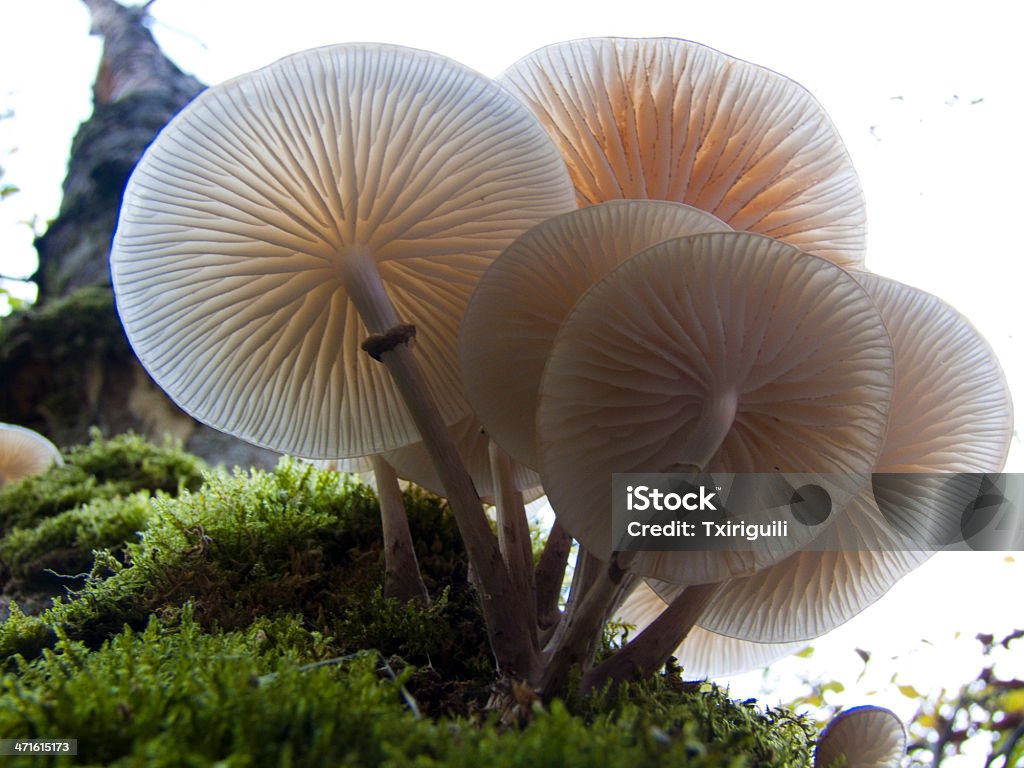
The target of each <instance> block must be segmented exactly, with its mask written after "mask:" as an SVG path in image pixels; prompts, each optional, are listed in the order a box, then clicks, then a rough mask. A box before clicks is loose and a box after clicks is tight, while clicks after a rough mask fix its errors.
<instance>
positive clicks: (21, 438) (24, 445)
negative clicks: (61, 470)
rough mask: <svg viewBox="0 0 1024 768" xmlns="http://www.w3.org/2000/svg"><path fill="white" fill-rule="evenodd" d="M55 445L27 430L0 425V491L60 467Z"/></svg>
mask: <svg viewBox="0 0 1024 768" xmlns="http://www.w3.org/2000/svg"><path fill="white" fill-rule="evenodd" d="M63 463H64V461H63V459H61V455H60V451H59V450H57V446H55V445H54V444H53V443H51V442H50V441H49V440H47V439H46V438H45V437H43V436H42V435H40V434H39V433H38V432H34V431H33V430H31V429H27V428H25V427H19V426H17V425H15V424H0V488H3V487H4V486H5V485H11V484H13V483H17V482H18V481H20V480H24V479H25V478H26V477H32V476H33V475H41V474H43V473H44V472H46V470H48V469H49V468H50V467H52V466H53V465H54V464H56V465H57V466H61V465H62V464H63Z"/></svg>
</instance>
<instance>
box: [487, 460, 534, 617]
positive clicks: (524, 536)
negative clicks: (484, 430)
mask: <svg viewBox="0 0 1024 768" xmlns="http://www.w3.org/2000/svg"><path fill="white" fill-rule="evenodd" d="M487 455H488V458H489V459H490V462H491V480H492V482H493V484H494V508H495V511H496V513H497V517H498V547H499V548H500V549H501V554H502V556H503V557H504V558H505V564H506V565H507V566H508V572H509V576H510V577H511V579H512V586H513V588H514V589H515V591H516V594H517V595H523V596H525V605H524V606H523V607H524V608H525V609H526V610H527V612H528V621H529V622H530V626H534V627H535V626H536V625H537V602H536V592H535V586H534V580H533V546H532V542H531V539H530V525H529V523H528V522H527V520H526V507H525V505H524V504H523V495H522V494H521V493H519V491H517V490H516V488H515V483H514V482H513V479H512V460H511V459H510V458H509V457H508V454H506V453H505V452H504V451H503V450H501V448H500V447H499V446H498V445H497V443H495V442H494V441H493V440H490V441H488V445H487Z"/></svg>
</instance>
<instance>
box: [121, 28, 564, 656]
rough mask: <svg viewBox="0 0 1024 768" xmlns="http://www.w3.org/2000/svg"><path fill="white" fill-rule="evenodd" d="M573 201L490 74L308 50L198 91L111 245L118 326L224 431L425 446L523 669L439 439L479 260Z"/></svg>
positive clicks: (490, 612) (474, 506)
mask: <svg viewBox="0 0 1024 768" xmlns="http://www.w3.org/2000/svg"><path fill="white" fill-rule="evenodd" d="M575 207H576V205H575V195H574V193H573V191H572V185H571V182H570V180H569V177H568V172H567V170H566V168H565V165H564V163H563V162H562V161H561V158H560V156H559V153H558V150H557V148H556V147H555V146H554V145H553V143H552V142H551V140H550V139H549V137H548V136H547V134H546V133H545V132H544V130H543V128H542V127H541V126H540V125H539V123H538V122H537V121H536V119H535V118H534V117H533V116H532V115H531V114H530V112H529V111H528V110H527V109H526V108H525V107H524V106H523V105H521V104H520V103H519V102H518V101H516V99H515V98H514V97H512V96H511V94H509V93H507V92H506V91H505V90H504V89H502V88H501V87H500V86H498V85H496V84H495V83H494V82H492V81H491V80H489V79H488V78H485V77H483V76H482V75H480V74H479V73H477V72H474V71H472V70H470V69H468V68H466V67H463V66H462V65H459V64H457V63H456V62H453V61H451V60H450V59H447V58H445V57H443V56H440V55H437V54H433V53H429V52H426V51H419V50H413V49H410V48H402V47H399V46H390V45H373V44H348V45H337V46H329V47H325V48H318V49H315V50H311V51H306V52H303V53H300V54H296V55H294V56H290V57H287V58H285V59H282V60H280V61H278V62H276V63H274V64H272V65H270V66H269V67H266V68H264V69H262V70H259V71H257V72H253V73H250V74H248V75H244V76H242V77H239V78H236V79H235V80H232V81H229V82H227V83H223V84H221V85H219V86H216V87H213V88H210V89H208V90H206V91H204V92H203V93H202V94H200V95H199V96H198V97H197V98H196V99H195V100H194V101H193V102H192V103H191V104H189V106H188V107H187V108H186V109H184V110H183V111H182V112H180V113H179V114H178V115H177V116H176V117H175V119H174V120H172V121H171V123H170V124H169V125H168V126H167V127H165V129H164V130H163V131H162V132H161V134H160V136H159V137H158V138H157V140H156V141H155V142H154V143H153V144H152V145H151V146H150V147H149V149H148V150H147V151H146V153H145V155H144V156H143V158H142V160H141V161H140V163H139V164H138V166H137V167H136V169H135V171H134V173H133V174H132V178H131V180H130V181H129V184H128V186H127V188H126V190H125V195H124V201H123V204H122V207H121V213H120V219H119V222H118V229H117V234H116V236H115V240H114V244H113V248H112V251H111V274H112V277H113V282H114V287H115V295H116V299H117V307H118V312H119V313H120V315H121V319H122V322H123V323H124V326H125V329H126V331H127V334H128V338H129V340H130V341H131V343H132V346H133V348H134V349H135V352H136V353H137V355H138V357H139V359H140V360H141V361H142V363H143V365H144V366H145V367H146V368H147V370H148V371H149V372H150V374H151V375H152V376H153V378H154V379H155V380H156V381H157V383H158V384H159V385H160V386H161V387H163V388H164V389H165V390H166V391H167V392H168V393H169V394H170V395H171V397H172V398H173V399H174V400H175V401H176V402H177V403H178V404H179V405H180V406H181V407H182V408H183V409H184V410H185V411H186V412H188V413H190V414H191V415H193V416H195V417H196V418H197V419H199V420H200V421H203V422H205V423H207V424H210V425H212V426H214V427H216V428H218V429H221V430H222V431H226V432H229V433H231V434H233V435H235V436H237V437H240V438H242V439H245V440H248V441H250V442H253V443H256V444H258V445H263V446H266V447H270V448H273V449H275V450H278V451H280V452H284V453H290V454H294V455H298V456H307V457H312V458H334V457H345V456H365V455H370V454H376V453H381V452H383V451H387V450H390V449H393V448H398V447H400V446H402V445H408V444H410V443H413V442H416V441H417V440H420V439H422V440H423V441H424V442H425V443H426V444H427V445H428V447H430V450H431V456H432V458H433V460H434V461H435V462H436V464H437V469H438V473H439V474H440V476H441V478H442V481H443V482H444V485H445V488H446V495H447V496H448V497H449V499H451V500H452V508H453V511H454V513H455V517H456V520H457V522H458V524H459V528H460V530H461V531H462V535H463V538H464V539H465V543H466V547H467V550H468V553H469V557H470V559H471V560H472V561H473V569H472V570H473V572H474V573H475V574H477V576H478V578H479V579H480V583H479V586H480V592H481V596H482V599H483V606H484V613H485V615H486V617H487V625H488V630H489V632H490V635H491V640H492V644H493V645H494V646H495V654H496V656H497V657H498V660H499V662H500V663H501V664H502V666H503V668H505V669H507V670H509V671H518V672H521V671H523V670H524V669H525V668H528V667H529V666H530V663H531V659H532V652H531V650H530V649H531V642H530V637H529V633H527V631H526V630H525V629H523V628H522V626H521V624H522V621H521V618H520V615H519V614H518V613H517V612H516V609H517V600H519V598H518V597H517V596H516V594H515V593H514V591H513V590H512V587H511V585H510V581H509V578H508V573H507V569H505V567H504V564H503V563H502V560H501V556H500V553H499V551H498V546H497V542H496V541H494V536H493V534H492V532H491V531H490V529H489V527H488V524H487V520H486V516H485V514H484V512H483V509H482V507H481V505H480V502H479V499H478V498H477V496H476V492H475V491H474V489H473V485H472V482H471V481H470V479H469V477H468V475H466V473H465V470H464V469H462V467H461V462H460V460H459V457H458V454H457V452H456V451H455V450H454V448H453V447H452V445H451V439H450V437H449V436H448V435H447V432H446V427H447V425H448V424H451V423H454V422H455V421H456V420H458V419H459V418H461V417H462V416H464V415H466V413H467V412H468V410H469V408H468V405H467V404H466V402H465V399H464V397H463V396H462V388H461V386H460V383H459V381H458V375H457V373H456V371H457V370H458V367H457V364H456V354H455V344H456V337H457V332H458V323H459V321H460V319H461V317H462V314H463V312H464V310H465V306H466V302H467V301H468V297H469V294H470V292H471V291H472V288H473V286H474V285H475V283H476V281H477V279H478V278H479V276H480V274H481V273H482V272H483V270H484V269H485V268H486V266H487V265H488V264H489V263H490V262H491V261H492V260H493V259H494V258H495V257H496V256H497V255H498V254H499V253H500V252H501V250H502V249H504V248H505V246H507V245H508V244H509V242H511V240H512V239H514V237H515V236H517V235H518V234H519V233H521V232H523V231H525V230H526V229H528V228H529V227H531V226H533V225H534V224H537V223H539V222H540V221H543V220H544V219H545V218H547V217H549V216H551V215H554V214H557V213H561V212H564V211H568V210H572V209H574V208H575ZM197 306H199V307H201V308H202V309H201V310H197V309H196V307H197ZM368 335H369V336H370V339H369V341H370V343H369V345H368V346H366V347H365V349H366V351H368V352H370V353H371V354H365V353H364V351H363V349H364V345H363V342H364V341H367V337H368ZM414 337H415V339H416V344H417V354H416V355H415V356H414V355H413V352H412V350H411V348H410V346H409V344H410V342H411V341H412V339H413V338H414ZM377 361H379V362H381V363H383V364H384V366H385V367H386V370H384V369H383V368H381V367H380V366H378V364H377ZM388 374H390V375H388ZM530 630H531V632H532V627H531V628H530Z"/></svg>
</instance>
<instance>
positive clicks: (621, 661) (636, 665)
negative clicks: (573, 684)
mask: <svg viewBox="0 0 1024 768" xmlns="http://www.w3.org/2000/svg"><path fill="white" fill-rule="evenodd" d="M721 587H722V585H721V584H699V585H694V586H690V587H686V588H685V589H684V590H683V591H682V592H680V594H679V595H678V596H676V598H675V599H674V600H673V601H672V602H671V603H669V604H668V605H667V606H666V608H665V609H664V610H663V611H662V612H661V613H660V614H659V615H658V617H657V618H656V619H654V621H652V622H651V623H650V624H649V625H648V626H647V627H646V628H645V629H644V630H643V631H642V632H641V633H640V634H639V635H637V636H636V637H635V638H633V639H632V640H630V641H629V642H628V643H627V644H626V645H625V646H624V647H623V648H621V649H619V650H618V651H617V652H616V653H614V654H613V655H612V656H610V657H609V658H608V659H606V660H605V661H604V662H603V663H601V664H600V665H598V666H597V667H595V668H594V669H592V670H590V671H589V672H587V673H586V674H585V675H584V676H583V680H582V681H581V683H580V689H581V691H582V692H584V693H586V692H587V691H591V690H594V689H595V688H600V687H601V686H603V685H605V684H607V683H613V684H616V685H617V684H618V683H622V682H625V681H626V680H631V679H634V678H637V677H647V676H649V675H651V674H653V673H655V672H657V671H658V670H659V669H661V668H662V667H663V666H664V665H665V662H667V661H668V660H669V657H671V656H672V654H673V652H674V651H675V650H676V648H678V647H679V645H680V644H681V643H682V642H683V641H684V640H685V639H686V637H687V635H689V633H690V631H691V630H692V629H693V628H694V627H695V626H696V625H697V621H698V619H700V617H701V615H702V614H703V613H704V610H705V609H706V608H707V606H708V605H709V604H710V603H711V601H712V600H714V597H715V595H716V594H718V592H719V591H720V590H721Z"/></svg>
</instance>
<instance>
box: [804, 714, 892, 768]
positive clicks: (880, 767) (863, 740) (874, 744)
mask: <svg viewBox="0 0 1024 768" xmlns="http://www.w3.org/2000/svg"><path fill="white" fill-rule="evenodd" d="M906 751H907V731H906V729H905V728H904V727H903V722H902V721H901V720H900V719H899V718H898V717H897V716H896V714H895V713H893V712H891V711H890V710H888V709H884V708H883V707H873V706H864V707H853V708H852V709H847V710H844V711H843V712H840V713H839V714H838V715H836V716H835V717H834V718H832V721H831V722H830V723H829V724H828V726H827V727H826V728H825V730H824V731H822V733H821V736H819V737H818V746H817V748H816V749H815V751H814V768H830V766H839V765H842V766H844V768H898V766H899V765H900V762H901V761H902V760H903V756H904V755H905V754H906Z"/></svg>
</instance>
